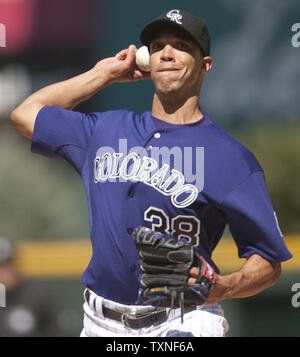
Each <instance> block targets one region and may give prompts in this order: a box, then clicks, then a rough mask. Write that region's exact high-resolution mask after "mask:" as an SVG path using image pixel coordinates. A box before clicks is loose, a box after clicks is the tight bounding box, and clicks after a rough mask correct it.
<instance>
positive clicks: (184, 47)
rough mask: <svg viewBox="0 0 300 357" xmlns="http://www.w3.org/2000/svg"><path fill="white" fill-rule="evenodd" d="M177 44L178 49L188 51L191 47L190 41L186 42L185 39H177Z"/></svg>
mask: <svg viewBox="0 0 300 357" xmlns="http://www.w3.org/2000/svg"><path fill="white" fill-rule="evenodd" d="M175 46H176V48H177V49H178V50H182V51H187V50H189V48H190V47H189V45H188V43H186V42H185V41H177V42H176V44H175Z"/></svg>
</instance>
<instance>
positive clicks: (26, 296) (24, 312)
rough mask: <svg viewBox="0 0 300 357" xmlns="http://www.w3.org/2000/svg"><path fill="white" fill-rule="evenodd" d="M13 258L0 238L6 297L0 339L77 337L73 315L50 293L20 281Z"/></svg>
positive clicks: (0, 269) (1, 277) (0, 316)
mask: <svg viewBox="0 0 300 357" xmlns="http://www.w3.org/2000/svg"><path fill="white" fill-rule="evenodd" d="M13 258H14V249H13V246H12V245H11V243H10V242H9V241H8V240H7V239H5V238H1V237H0V283H1V284H3V285H2V287H3V286H4V287H5V295H6V296H5V299H2V301H5V304H4V306H3V307H0V336H1V337H42V336H54V337H59V336H67V337H69V336H78V335H79V332H78V331H76V325H78V323H77V324H76V319H77V315H76V312H75V311H73V310H71V309H66V308H65V307H64V306H63V302H62V301H60V300H59V298H58V297H57V296H55V297H54V296H53V291H50V289H38V290H37V288H36V285H35V286H33V284H32V282H30V281H29V280H25V279H22V276H21V274H20V273H19V272H18V269H17V267H16V265H15V263H14V259H13ZM2 293H3V289H2ZM2 305H3V304H2Z"/></svg>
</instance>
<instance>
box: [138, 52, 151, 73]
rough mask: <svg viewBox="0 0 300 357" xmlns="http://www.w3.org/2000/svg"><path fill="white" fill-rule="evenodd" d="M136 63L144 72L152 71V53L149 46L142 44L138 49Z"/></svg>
mask: <svg viewBox="0 0 300 357" xmlns="http://www.w3.org/2000/svg"><path fill="white" fill-rule="evenodd" d="M135 56H136V57H135V63H136V65H137V66H138V68H139V69H140V70H142V71H144V72H150V54H149V51H148V47H147V46H142V47H140V48H139V49H138V50H137V51H136V55H135Z"/></svg>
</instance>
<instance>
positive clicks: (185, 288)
mask: <svg viewBox="0 0 300 357" xmlns="http://www.w3.org/2000/svg"><path fill="white" fill-rule="evenodd" d="M133 237H134V239H135V245H136V247H137V250H138V252H139V257H140V261H139V263H140V268H141V270H142V275H141V278H140V284H141V286H142V289H141V290H140V293H139V295H140V299H141V300H142V302H143V303H146V304H150V305H154V306H160V307H170V308H177V307H180V308H181V316H182V318H183V314H184V307H185V306H192V305H201V304H203V303H204V302H205V301H206V300H207V297H208V294H209V293H210V291H211V289H212V287H213V285H214V282H215V272H214V270H213V268H212V267H211V266H210V265H209V264H208V263H207V262H206V261H205V259H204V258H203V257H202V256H200V255H199V254H198V253H197V252H196V251H195V249H194V247H193V245H192V244H189V243H188V242H187V241H186V240H185V239H180V240H178V239H177V238H175V237H174V236H172V235H166V234H161V233H157V232H153V231H151V230H150V229H148V228H145V227H138V228H136V229H135V230H134V232H133ZM193 266H196V267H198V268H199V276H198V278H197V279H196V282H195V283H194V284H188V278H189V270H190V269H191V268H192V267H193Z"/></svg>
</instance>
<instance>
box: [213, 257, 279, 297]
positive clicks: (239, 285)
mask: <svg viewBox="0 0 300 357" xmlns="http://www.w3.org/2000/svg"><path fill="white" fill-rule="evenodd" d="M280 273H281V265H280V263H271V262H268V261H266V260H265V259H263V258H262V257H260V256H259V255H252V256H251V257H250V258H249V259H248V260H247V261H246V263H245V264H244V265H243V267H242V268H241V269H240V270H239V271H236V272H233V273H231V274H227V275H217V278H216V283H215V286H214V288H213V290H212V292H211V294H210V296H209V300H208V303H209V304H211V303H215V302H218V301H222V300H226V299H236V298H244V297H249V296H253V295H256V294H258V293H259V292H261V291H263V290H265V289H266V288H268V287H270V286H272V285H273V284H275V283H276V282H277V280H278V278H279V276H280Z"/></svg>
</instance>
